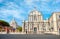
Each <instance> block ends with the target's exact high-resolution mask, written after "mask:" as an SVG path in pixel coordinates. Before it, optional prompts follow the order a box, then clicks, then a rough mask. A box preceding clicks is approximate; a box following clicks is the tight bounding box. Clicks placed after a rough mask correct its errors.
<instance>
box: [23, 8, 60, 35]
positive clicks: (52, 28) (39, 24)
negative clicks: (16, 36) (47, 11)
mask: <svg viewBox="0 0 60 39" xmlns="http://www.w3.org/2000/svg"><path fill="white" fill-rule="evenodd" d="M56 20H58V21H56ZM59 25H60V12H56V13H53V14H52V15H51V17H50V18H49V19H47V20H43V16H42V13H41V12H39V11H37V10H36V9H34V10H33V11H31V12H30V14H29V15H28V20H27V21H23V25H22V32H27V33H28V34H34V33H35V34H42V33H51V32H52V34H53V33H54V34H59V32H60V31H59V30H60V29H59V28H60V26H59ZM58 26H59V28H58Z"/></svg>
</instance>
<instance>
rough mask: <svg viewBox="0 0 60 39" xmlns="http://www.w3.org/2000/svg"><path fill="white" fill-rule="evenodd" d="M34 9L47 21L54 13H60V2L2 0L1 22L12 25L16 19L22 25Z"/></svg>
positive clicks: (0, 1)
mask: <svg viewBox="0 0 60 39" xmlns="http://www.w3.org/2000/svg"><path fill="white" fill-rule="evenodd" d="M34 7H36V9H37V10H38V11H40V12H41V13H42V15H43V18H44V20H46V19H47V18H49V17H50V16H51V15H52V13H53V12H60V0H0V20H5V21H7V22H9V23H10V21H11V20H12V19H13V18H15V21H16V22H17V24H18V25H22V21H23V20H28V14H29V13H30V12H31V11H32V10H33V9H34Z"/></svg>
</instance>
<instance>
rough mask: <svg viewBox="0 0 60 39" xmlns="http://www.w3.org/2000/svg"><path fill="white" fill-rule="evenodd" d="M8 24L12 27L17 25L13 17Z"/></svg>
mask: <svg viewBox="0 0 60 39" xmlns="http://www.w3.org/2000/svg"><path fill="white" fill-rule="evenodd" d="M10 26H11V27H13V28H14V29H16V28H17V27H18V26H17V23H16V21H15V19H14V18H13V19H12V21H11V22H10Z"/></svg>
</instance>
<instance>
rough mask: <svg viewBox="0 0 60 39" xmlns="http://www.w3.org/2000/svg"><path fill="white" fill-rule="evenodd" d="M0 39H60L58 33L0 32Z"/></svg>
mask: <svg viewBox="0 0 60 39" xmlns="http://www.w3.org/2000/svg"><path fill="white" fill-rule="evenodd" d="M0 39H60V36H58V35H40V34H39V35H36V34H33V35H32V34H24V35H22V34H15V35H13V34H0Z"/></svg>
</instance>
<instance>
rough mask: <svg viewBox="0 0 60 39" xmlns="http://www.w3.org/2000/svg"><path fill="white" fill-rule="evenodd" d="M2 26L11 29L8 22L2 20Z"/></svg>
mask: <svg viewBox="0 0 60 39" xmlns="http://www.w3.org/2000/svg"><path fill="white" fill-rule="evenodd" d="M0 26H3V27H4V26H7V27H9V26H10V25H9V23H8V22H6V21H4V20H0Z"/></svg>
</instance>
